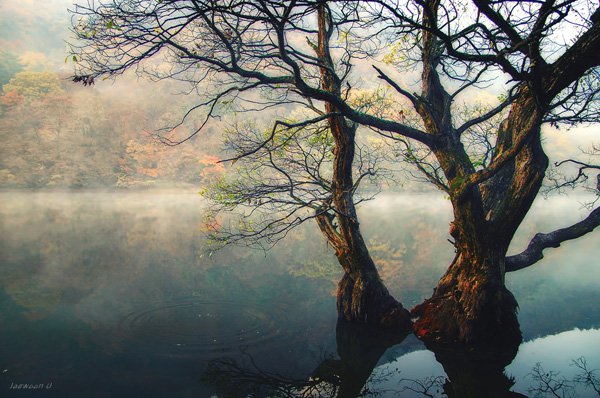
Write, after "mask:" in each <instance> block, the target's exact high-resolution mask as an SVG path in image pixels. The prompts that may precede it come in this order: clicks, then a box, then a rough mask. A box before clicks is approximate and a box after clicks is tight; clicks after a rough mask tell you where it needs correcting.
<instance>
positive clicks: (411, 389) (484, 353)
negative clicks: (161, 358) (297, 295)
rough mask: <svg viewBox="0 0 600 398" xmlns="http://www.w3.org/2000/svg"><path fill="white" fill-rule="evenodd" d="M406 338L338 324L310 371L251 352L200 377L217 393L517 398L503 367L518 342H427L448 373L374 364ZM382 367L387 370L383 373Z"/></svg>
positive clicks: (347, 397)
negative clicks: (294, 372) (268, 362)
mask: <svg viewBox="0 0 600 398" xmlns="http://www.w3.org/2000/svg"><path fill="white" fill-rule="evenodd" d="M406 337H407V336H398V335H397V334H396V335H395V334H393V333H389V332H384V331H380V330H374V329H372V328H369V327H365V326H360V325H353V324H348V323H345V322H339V323H338V324H337V328H336V343H337V356H336V357H327V358H323V359H322V361H321V362H320V363H319V365H318V366H317V367H316V368H315V369H314V371H313V372H312V373H311V374H310V375H306V377H304V378H289V377H286V376H285V375H282V374H278V373H276V372H270V371H265V370H264V369H262V368H261V367H260V366H259V365H257V363H256V361H255V359H254V358H253V356H252V355H250V354H246V355H245V356H244V358H243V359H242V360H240V359H237V360H236V359H233V358H221V359H216V360H213V361H211V362H210V363H209V365H208V367H207V370H206V373H205V374H204V376H203V381H204V382H205V383H207V384H209V385H211V386H212V387H213V388H215V389H216V391H217V392H218V396H219V397H221V396H222V397H267V396H269V397H339V398H354V397H370V396H381V397H396V396H402V397H431V398H433V397H443V396H445V397H449V398H500V397H502V398H519V397H521V398H522V397H527V396H526V395H523V394H521V393H518V392H513V391H510V390H511V388H512V387H513V385H514V380H513V379H512V378H510V377H509V376H507V375H506V373H505V367H506V366H507V365H509V364H510V363H511V362H512V360H513V359H514V358H515V356H516V353H517V351H518V345H511V346H507V345H504V346H485V347H484V346H478V347H466V346H450V345H444V346H442V345H431V344H429V345H428V346H427V348H428V349H429V350H430V351H432V352H433V353H434V354H435V358H436V360H437V361H438V362H439V363H440V364H441V365H442V367H443V368H444V371H445V373H446V377H441V376H435V375H434V376H431V377H424V378H420V379H406V378H403V377H402V375H401V374H400V372H397V371H396V372H394V371H393V370H391V369H390V368H389V367H385V366H384V367H378V364H380V363H381V362H382V357H383V356H384V353H385V352H386V351H387V350H388V349H389V348H390V347H392V346H395V345H398V344H402V343H403V341H404V340H405V338H406ZM382 369H385V370H384V371H382Z"/></svg>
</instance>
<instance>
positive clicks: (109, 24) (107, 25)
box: [106, 21, 114, 29]
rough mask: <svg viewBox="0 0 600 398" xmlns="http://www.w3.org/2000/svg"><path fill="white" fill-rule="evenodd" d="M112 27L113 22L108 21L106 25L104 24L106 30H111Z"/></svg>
mask: <svg viewBox="0 0 600 398" xmlns="http://www.w3.org/2000/svg"><path fill="white" fill-rule="evenodd" d="M113 25H114V23H113V21H108V23H107V24H106V28H107V29H112V27H113Z"/></svg>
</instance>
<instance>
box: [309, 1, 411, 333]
mask: <svg viewBox="0 0 600 398" xmlns="http://www.w3.org/2000/svg"><path fill="white" fill-rule="evenodd" d="M328 19H329V16H328V12H327V9H326V6H325V5H321V6H320V7H319V21H318V22H319V42H318V49H317V50H318V55H319V59H320V62H321V63H322V67H321V85H322V88H323V90H325V91H327V92H330V93H334V94H335V95H337V96H339V95H341V94H340V81H339V78H338V77H337V76H336V74H335V72H334V64H333V60H332V58H331V55H330V53H329V39H330V35H331V30H330V28H329V23H328ZM325 110H326V112H327V113H328V114H331V115H332V116H331V117H329V119H328V122H329V128H330V130H331V134H332V135H333V139H334V142H335V147H334V162H333V178H332V195H331V203H329V204H327V205H328V206H327V207H325V208H324V209H323V211H322V212H321V213H320V214H318V215H317V222H318V224H319V227H320V229H321V231H322V232H323V234H324V235H325V237H326V238H327V240H328V242H329V243H330V244H331V245H332V246H333V248H334V249H335V252H336V256H337V258H338V261H339V262H340V264H341V265H342V267H343V269H344V276H343V277H342V280H341V281H340V283H339V285H338V294H337V308H338V314H339V317H340V319H343V320H345V321H352V322H358V323H364V324H371V325H377V326H382V327H385V328H398V329H407V328H408V327H410V324H411V322H410V314H409V312H408V311H407V310H406V309H404V308H403V307H402V305H401V304H400V303H399V302H397V301H396V300H395V299H394V298H393V297H392V296H391V295H390V294H389V292H388V290H387V288H386V287H385V285H384V284H383V282H382V281H381V278H380V277H379V273H378V272H377V268H376V267H375V263H374V262H373V259H372V258H371V256H370V254H369V250H368V249H367V246H366V244H365V242H364V239H363V237H362V234H361V232H360V228H359V222H358V216H357V214H356V208H355V205H354V199H353V196H354V190H355V187H354V181H353V176H352V173H353V169H352V164H353V161H354V147H355V133H356V128H357V126H356V125H355V124H354V123H351V122H348V121H347V120H346V119H345V118H344V117H343V116H340V115H338V113H339V112H338V109H337V108H336V107H335V106H334V105H333V104H332V103H329V102H326V103H325ZM329 207H331V208H329ZM330 211H333V212H335V214H331V213H330ZM334 218H335V219H336V220H337V225H334V224H333V220H334Z"/></svg>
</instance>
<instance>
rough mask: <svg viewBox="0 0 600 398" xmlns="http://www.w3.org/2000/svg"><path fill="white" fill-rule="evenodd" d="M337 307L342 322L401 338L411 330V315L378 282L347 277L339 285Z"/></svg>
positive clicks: (346, 275) (373, 279) (345, 275)
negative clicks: (363, 325) (377, 329)
mask: <svg viewBox="0 0 600 398" xmlns="http://www.w3.org/2000/svg"><path fill="white" fill-rule="evenodd" d="M337 307H338V317H339V319H340V320H342V321H348V322H353V323H360V324H366V325H372V326H377V327H380V328H384V329H393V330H397V331H398V332H400V333H401V334H402V333H405V332H406V331H409V330H410V329H411V327H412V322H411V315H410V312H409V311H408V310H407V309H406V308H404V307H403V306H402V304H400V303H399V302H398V301H396V299H394V298H393V297H392V296H391V295H390V294H389V292H388V290H387V288H386V287H385V286H384V285H383V283H382V282H381V280H380V279H379V278H366V277H356V278H352V277H351V276H350V275H349V274H347V273H346V274H344V277H343V278H342V280H341V281H340V283H339V284H338V296H337Z"/></svg>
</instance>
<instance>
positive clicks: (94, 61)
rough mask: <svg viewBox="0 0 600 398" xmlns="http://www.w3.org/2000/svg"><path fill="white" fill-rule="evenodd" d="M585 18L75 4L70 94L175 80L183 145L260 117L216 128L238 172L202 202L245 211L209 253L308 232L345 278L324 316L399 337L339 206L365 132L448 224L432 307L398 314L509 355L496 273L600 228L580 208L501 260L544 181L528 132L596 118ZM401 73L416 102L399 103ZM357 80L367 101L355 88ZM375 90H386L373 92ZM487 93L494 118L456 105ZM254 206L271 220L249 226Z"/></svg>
mask: <svg viewBox="0 0 600 398" xmlns="http://www.w3.org/2000/svg"><path fill="white" fill-rule="evenodd" d="M596 7H597V4H595V3H594V2H590V1H564V2H555V1H542V2H540V1H535V2H529V1H525V2H508V1H503V2H486V1H472V2H467V1H411V2H396V1H383V0H380V1H377V0H367V1H343V2H342V1H340V2H336V1H324V0H320V1H274V0H262V1H261V0H259V1H251V2H246V1H237V0H229V1H207V0H190V1H167V0H163V1H141V0H113V1H104V2H89V3H88V4H87V5H78V6H76V7H75V9H74V10H73V21H74V23H73V31H74V33H75V35H76V38H77V41H75V42H74V43H73V46H72V49H73V56H74V59H75V60H76V61H77V71H76V75H75V77H74V80H75V81H79V82H83V83H84V84H91V83H93V82H94V81H95V80H97V79H98V78H100V77H110V76H116V75H119V74H121V73H123V72H125V71H126V70H128V69H131V68H135V69H137V70H138V71H142V72H146V73H149V74H150V75H151V76H153V77H155V78H169V77H170V78H176V79H180V80H184V81H187V82H189V83H191V84H192V86H193V88H194V89H195V90H196V91H197V92H198V93H199V94H200V97H199V98H200V100H199V102H198V105H197V106H196V107H194V108H193V109H190V111H189V112H188V113H186V114H185V115H184V119H185V118H190V117H192V116H191V115H194V114H198V113H200V114H201V115H202V118H203V120H204V121H203V122H202V123H199V125H200V127H199V128H198V130H197V131H196V132H199V131H201V129H202V128H203V127H204V126H205V125H206V124H207V123H210V121H211V120H213V119H216V118H220V117H221V116H224V115H225V114H231V113H234V112H235V113H236V114H238V115H241V116H239V118H243V117H244V116H248V115H256V114H260V115H273V118H274V120H275V121H274V122H273V123H272V125H271V127H270V128H267V129H264V128H263V129H260V128H256V127H255V126H253V125H252V124H248V123H246V124H244V123H239V124H233V125H232V128H231V129H229V130H230V131H229V133H228V142H229V143H230V145H231V147H232V148H233V149H234V151H235V152H234V154H233V155H232V158H231V159H229V160H232V162H236V161H240V162H245V166H246V167H245V168H240V172H241V174H242V175H241V176H242V177H244V178H242V180H238V181H235V182H231V181H223V182H222V183H221V184H220V185H219V186H218V188H219V189H220V191H221V192H220V193H219V194H217V195H215V196H214V197H213V198H214V199H216V200H217V202H218V204H219V205H220V206H221V208H225V209H232V208H239V207H240V206H246V208H247V209H249V212H246V213H245V214H242V216H241V217H242V219H241V221H242V222H241V223H240V224H239V227H240V228H238V230H237V232H225V237H224V238H223V239H227V240H228V241H236V240H237V238H250V239H253V238H257V237H258V238H266V239H267V240H271V241H276V240H277V239H279V238H281V237H283V236H285V234H286V233H287V232H288V231H289V229H290V228H293V227H294V226H296V225H298V224H300V223H302V222H304V221H306V220H311V219H314V220H316V222H317V224H318V226H319V228H320V229H321V231H322V232H323V235H324V236H325V237H326V239H327V241H328V242H329V244H330V245H331V246H332V247H333V248H334V250H335V253H336V256H337V258H338V260H339V262H340V264H341V265H342V267H343V269H344V276H343V278H342V280H341V282H340V284H339V288H338V311H339V314H340V317H341V318H343V319H347V320H351V321H357V322H363V323H372V324H377V325H383V326H393V327H405V326H407V324H408V323H409V322H408V317H409V316H408V313H407V312H406V310H404V308H403V307H402V306H401V305H400V304H399V303H398V302H396V300H394V299H393V298H392V297H391V296H390V295H389V293H388V291H387V289H386V288H385V286H384V285H383V283H382V282H381V279H380V277H379V275H378V272H377V268H376V266H375V263H374V261H373V260H372V258H371V256H370V254H369V251H368V248H367V246H366V244H365V241H364V239H363V237H362V235H361V231H360V224H359V221H358V216H357V213H356V208H355V206H356V201H357V200H360V199H357V195H358V193H359V184H360V183H361V182H363V181H364V180H366V179H368V178H367V177H370V176H372V175H374V174H376V169H377V167H376V165H377V164H381V163H378V162H377V160H378V159H377V154H373V151H369V150H363V149H364V148H363V146H361V140H360V139H359V138H360V136H365V135H366V134H367V133H366V132H364V131H368V130H371V131H374V132H375V133H377V134H379V135H380V136H381V137H383V139H385V140H387V141H389V142H390V143H392V144H394V145H397V147H398V149H397V151H398V153H399V154H401V155H402V157H403V158H404V159H405V160H407V161H408V162H410V163H412V164H414V165H415V166H416V168H417V169H418V170H419V171H420V172H421V173H423V175H424V177H425V178H426V179H427V180H428V181H430V182H432V183H433V184H434V185H435V186H436V187H437V188H439V189H441V190H443V191H445V192H446V193H447V195H448V197H449V199H450V201H451V203H452V206H453V210H454V220H453V222H452V223H451V228H450V234H451V235H452V237H453V239H454V240H453V244H454V246H455V248H456V256H455V258H454V260H453V261H452V262H451V265H450V267H449V268H448V271H447V272H446V274H445V275H444V276H443V277H442V279H441V280H440V282H439V284H438V286H437V287H436V289H435V291H434V294H433V296H432V297H431V298H430V299H429V300H427V301H426V302H425V303H423V304H422V305H420V306H418V307H417V308H415V310H414V311H413V316H414V317H418V320H417V321H416V323H415V327H416V331H417V334H418V335H419V336H421V337H423V338H427V339H444V340H448V341H462V342H478V341H482V340H489V339H494V340H498V339H506V340H508V341H515V340H520V333H519V331H518V323H517V318H516V301H515V299H514V297H513V296H512V294H511V293H510V292H509V291H508V290H507V289H506V287H505V284H504V275H505V273H506V272H508V271H513V270H517V269H521V268H524V267H527V266H530V265H532V264H534V263H535V262H537V261H538V260H539V259H541V258H542V250H544V249H545V248H548V247H557V246H558V245H559V244H560V243H561V242H562V241H564V240H567V239H573V238H576V237H579V236H581V235H583V234H585V233H587V232H590V231H591V230H593V229H594V228H595V227H596V226H597V225H598V224H599V223H600V210H598V209H596V210H594V211H592V212H591V214H590V215H589V217H587V218H586V219H585V220H583V221H581V222H579V223H577V224H575V225H572V226H569V227H566V228H564V229H561V230H558V231H555V232H552V233H548V234H538V235H536V237H534V239H533V240H532V241H531V243H530V244H529V246H528V248H527V249H526V250H525V251H524V252H523V253H521V254H519V255H516V256H507V250H508V247H509V244H510V242H511V241H512V238H513V236H514V234H515V231H516V230H517V228H518V226H519V225H520V223H521V222H522V220H523V218H524V217H525V215H526V214H527V212H528V210H529V208H530V206H531V204H532V202H533V200H534V198H535V197H536V196H537V195H538V193H539V191H540V187H541V185H542V180H543V178H544V176H545V174H546V172H547V170H548V165H549V161H548V157H547V156H546V154H545V152H544V149H543V147H542V130H541V128H542V126H543V125H544V124H545V123H552V124H555V125H558V124H561V123H571V124H575V123H580V122H595V121H596V120H597V117H598V103H597V99H598V98H597V94H598V90H599V89H600V85H599V83H600V82H599V81H598V69H597V67H598V65H599V64H600V53H599V52H598V51H597V48H598V46H599V44H600V21H599V19H600V17H598V15H599V11H597V10H596ZM565 32H566V33H565ZM565 36H568V37H565ZM161 57H162V58H161ZM150 58H156V59H162V61H163V62H150V61H148V60H149V59H150ZM382 61H383V62H382ZM371 66H372V68H371ZM367 67H368V68H367ZM356 70H358V71H359V72H360V73H357V72H356ZM365 71H370V72H365ZM414 76H416V77H415V78H414V79H413V80H415V82H417V83H418V84H419V85H420V89H418V90H417V91H416V92H413V90H414V88H411V89H409V87H410V83H411V81H410V80H411V79H412V78H413V77H414ZM361 83H362V84H363V86H364V88H367V89H369V88H370V89H372V91H371V95H366V94H364V91H359V89H358V86H359V85H360V84H361ZM378 83H384V84H386V85H387V86H389V87H390V89H391V90H392V91H393V92H390V93H389V95H388V96H387V97H386V96H384V95H381V91H378V90H376V89H374V87H375V85H376V84H378ZM492 84H494V85H495V86H494V87H500V88H501V89H503V90H504V91H505V94H504V95H503V96H502V98H501V99H500V100H499V101H498V103H497V104H493V105H491V106H488V107H487V108H485V107H481V106H479V107H471V108H470V111H469V109H468V108H467V109H466V110H465V108H464V107H462V106H461V103H462V102H465V101H466V98H468V97H472V96H473V93H476V92H477V90H482V89H484V88H485V87H486V86H490V85H492ZM413 87H414V86H413ZM373 93H379V94H373ZM382 103H383V106H382V105H381V104H382ZM294 104H295V105H298V106H301V107H302V108H303V109H304V110H305V111H304V113H302V116H301V117H297V118H291V117H289V116H288V117H285V118H277V113H276V112H271V110H272V109H275V108H279V109H283V111H285V112H286V113H287V114H288V115H289V114H290V112H291V109H292V107H293V105H294ZM281 112H282V111H280V113H279V114H281ZM311 113H312V114H311ZM195 134H196V133H193V135H195ZM164 141H165V143H166V144H169V145H177V144H179V143H181V142H183V141H185V138H183V139H181V140H173V139H172V138H171V139H165V140H164ZM357 149H359V150H358V151H357ZM357 152H358V156H357ZM588 166H591V167H594V165H588ZM244 181H245V182H244ZM261 210H263V211H264V213H268V214H270V215H271V217H272V218H271V219H265V218H258V221H256V218H255V219H253V220H254V221H253V222H256V224H253V222H250V221H248V219H247V218H246V216H248V215H249V214H254V213H256V212H260V211H261ZM307 210H308V212H307ZM222 231H223V229H222V228H220V232H221V233H222Z"/></svg>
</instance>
